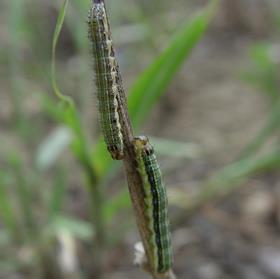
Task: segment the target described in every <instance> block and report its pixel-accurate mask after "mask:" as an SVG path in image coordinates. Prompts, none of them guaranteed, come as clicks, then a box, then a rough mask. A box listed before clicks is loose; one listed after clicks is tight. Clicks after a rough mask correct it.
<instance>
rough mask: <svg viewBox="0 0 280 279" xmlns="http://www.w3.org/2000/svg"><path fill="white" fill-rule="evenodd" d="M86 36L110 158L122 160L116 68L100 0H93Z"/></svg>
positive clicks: (105, 17)
mask: <svg viewBox="0 0 280 279" xmlns="http://www.w3.org/2000/svg"><path fill="white" fill-rule="evenodd" d="M88 26H89V32H88V33H89V39H90V41H91V44H92V53H93V56H94V70H95V75H96V84H97V99H98V109H99V120H100V124H101V129H102V132H103V135H104V140H105V143H106V145H107V149H108V151H109V152H110V154H111V156H112V158H113V159H116V160H121V159H122V158H123V156H124V154H123V136H122V130H121V128H122V127H121V123H120V117H119V102H118V94H119V88H122V84H121V83H122V81H121V79H120V73H119V67H118V63H117V61H116V57H115V52H114V49H113V43H112V37H111V31H110V26H109V22H108V18H107V14H106V9H105V5H104V3H103V2H102V1H94V3H93V6H92V8H91V9H90V11H89V16H88Z"/></svg>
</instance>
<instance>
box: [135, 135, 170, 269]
mask: <svg viewBox="0 0 280 279" xmlns="http://www.w3.org/2000/svg"><path fill="white" fill-rule="evenodd" d="M133 144H134V149H135V154H136V161H137V165H138V171H139V174H140V176H141V179H142V184H143V187H144V193H145V206H146V215H147V218H148V220H149V229H150V231H151V235H150V240H149V241H150V244H151V246H152V247H153V269H154V270H156V271H157V272H159V273H164V272H167V271H168V270H170V269H171V267H172V263H173V260H172V248H171V236H170V229H169V219H168V214H167V207H168V202H167V195H166V189H165V186H164V184H163V181H162V175H161V171H160V168H159V164H158V162H157V159H156V156H155V154H154V149H153V147H152V146H151V145H150V143H149V141H148V138H147V137H144V136H141V137H136V138H134V141H133Z"/></svg>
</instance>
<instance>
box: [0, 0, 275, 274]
mask: <svg viewBox="0 0 280 279" xmlns="http://www.w3.org/2000/svg"><path fill="white" fill-rule="evenodd" d="M208 2H209V1H206V0H199V1H197V0H189V1H184V0H177V1H168V0H154V1H148V0H118V1H113V0H108V1H106V4H107V9H108V13H109V16H110V22H111V26H112V33H113V38H114V43H115V48H116V53H117V56H118V59H119V63H120V68H121V72H122V76H123V81H124V87H125V89H126V92H130V101H131V102H130V101H129V103H133V100H134V102H136V104H137V98H134V96H135V95H136V93H135V92H136V91H137V89H138V91H139V90H140V93H141V88H145V89H147V88H148V89H149V90H151V91H149V92H151V93H150V94H154V95H155V96H156V97H155V98H154V99H153V100H152V101H151V102H150V103H149V104H148V105H147V107H149V109H146V110H145V109H143V110H142V114H141V111H140V120H141V121H136V123H137V127H136V124H135V130H136V131H137V133H138V134H145V135H148V136H150V137H151V142H152V143H153V145H154V147H155V149H156V151H157V154H158V158H159V162H160V165H161V168H162V172H163V176H164V181H165V184H166V186H167V191H168V197H169V207H170V220H171V227H172V238H173V248H174V260H175V264H174V269H175V273H176V274H177V275H178V278H189V279H195V278H198V279H217V278H232V279H233V278H244V279H245V278H246V279H265V278H269V279H270V278H271V279H274V278H280V238H279V230H280V172H279V169H280V148H279V140H280V39H279V35H280V2H279V1H278V0H235V1H232V0H224V1H221V2H220V4H219V6H218V8H217V9H216V10H215V12H214V14H213V17H212V18H208V17H207V16H206V15H205V13H206V12H205V9H207V8H206V7H207V4H208ZM62 4H63V1H35V0H25V1H24V0H10V1H8V0H4V1H1V2H0V44H1V48H0V61H1V63H0V84H1V87H0V88H1V90H0V143H1V144H0V247H1V249H0V278H99V277H102V276H103V277H102V278H114V279H115V278H148V276H147V275H146V274H145V273H144V272H143V271H141V270H139V269H138V268H137V267H135V266H133V257H134V251H133V249H134V248H133V247H134V243H136V242H137V241H139V235H138V231H137V227H136V224H135V219H134V216H133V212H132V210H131V204H130V200H129V196H128V192H127V186H126V180H125V177H124V173H123V169H122V166H121V163H112V161H111V160H110V159H109V158H108V155H107V153H106V152H105V151H104V147H103V146H102V144H100V143H98V142H99V141H98V139H99V134H100V130H99V125H98V115H97V111H96V110H97V106H96V97H95V91H96V90H95V87H94V82H93V80H94V76H93V71H92V57H91V54H90V51H89V49H90V44H89V42H88V39H87V24H86V20H87V13H88V8H89V7H90V1H89V0H80V1H70V2H69V5H68V6H67V9H66V17H65V21H64V25H63V28H62V31H61V35H60V37H59V41H58V44H57V48H56V49H57V52H56V60H55V62H56V76H55V78H56V80H57V83H58V84H59V88H60V90H61V91H62V92H63V94H65V95H68V96H71V97H72V98H73V100H74V102H75V109H73V110H70V109H69V110H68V109H67V108H66V107H65V105H64V104H63V103H62V102H61V101H60V100H59V99H58V98H56V96H55V94H54V92H53V89H52V83H53V82H54V77H51V63H52V45H53V32H54V30H55V26H56V21H57V17H58V14H59V11H60V8H61V6H62ZM199 12H200V14H199ZM201 12H202V14H201ZM203 13H204V14H203ZM199 16H200V18H198V17H199ZM201 17H202V18H201ZM199 20H200V21H199ZM202 20H204V21H206V23H207V22H208V21H209V22H210V23H209V27H207V28H206V26H205V28H200V27H199V26H201V21H202ZM186 22H187V23H186ZM188 22H192V24H188ZM202 25H203V24H202ZM206 25H207V24H206ZM178 30H179V31H180V30H189V32H188V33H187V34H188V35H187V36H186V37H187V38H185V39H186V40H188V41H187V42H189V45H191V47H189V46H188V45H187V46H186V47H185V48H190V49H192V51H191V52H190V53H188V55H187V54H186V55H185V56H184V55H183V56H182V59H180V60H178V61H177V62H176V64H174V63H175V62H174V61H173V60H175V59H173V56H176V54H178V53H179V51H182V49H181V50H180V43H179V42H183V40H185V39H184V37H183V36H182V35H180V34H181V33H180V32H179V33H178ZM175 34H178V35H177V40H179V39H180V40H181V41H180V40H179V41H177V43H174V39H173V38H174V35H175ZM175 36H176V35H175ZM165 49H169V54H168V55H169V56H167V59H166V62H165V64H161V67H160V69H157V70H154V71H152V72H150V77H151V82H150V83H148V84H144V82H143V80H141V77H142V73H143V72H144V73H145V71H147V69H149V66H150V65H151V64H153V63H154V61H157V60H156V59H157V58H158V57H159V55H161V53H162V52H163V51H164V50H165ZM183 52H184V53H187V50H184V49H183ZM168 63H171V64H168ZM172 63H173V64H174V65H173V64H172ZM163 69H172V71H171V73H168V76H166V78H165V79H163V80H162V81H161V82H159V86H158V88H159V89H158V91H156V89H153V86H152V85H153V82H154V81H153V79H154V80H155V82H156V78H157V77H159V76H160V75H161V72H160V71H161V70H163ZM163 76H164V74H163ZM158 80H160V79H157V81H158ZM169 81H170V82H169ZM141 86H144V87H141ZM145 86H146V87H145ZM131 88H132V89H131ZM151 88H152V89H151ZM153 90H154V91H153ZM143 92H146V91H145V90H144V91H143ZM134 93H135V94H134ZM143 94H144V93H143ZM143 96H144V95H143ZM151 96H152V95H151ZM133 98H134V99H133ZM141 104H142V103H141ZM144 105H145V103H144ZM133 113H134V111H133V108H131V114H132V115H134V114H133Z"/></svg>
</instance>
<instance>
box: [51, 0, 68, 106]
mask: <svg viewBox="0 0 280 279" xmlns="http://www.w3.org/2000/svg"><path fill="white" fill-rule="evenodd" d="M68 2H69V1H68V0H65V1H64V3H63V5H62V7H61V9H60V12H59V15H58V18H57V22H56V26H55V30H54V36H53V41H52V65H51V79H52V86H53V90H54V92H55V94H56V96H57V97H58V98H59V99H60V100H61V101H63V102H65V103H67V104H69V105H70V106H73V100H72V99H71V98H70V97H69V96H67V95H64V94H63V93H62V92H61V91H60V90H59V87H58V85H57V81H56V68H55V61H56V45H57V42H58V38H59V35H60V32H61V29H62V25H63V22H64V19H65V14H66V9H67V6H68Z"/></svg>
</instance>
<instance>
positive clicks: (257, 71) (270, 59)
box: [243, 43, 280, 104]
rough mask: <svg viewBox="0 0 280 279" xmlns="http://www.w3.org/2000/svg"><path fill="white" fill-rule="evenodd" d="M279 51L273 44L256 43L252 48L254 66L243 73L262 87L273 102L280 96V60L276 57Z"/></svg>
mask: <svg viewBox="0 0 280 279" xmlns="http://www.w3.org/2000/svg"><path fill="white" fill-rule="evenodd" d="M278 52H279V48H277V47H275V46H274V45H272V44H269V43H260V44H256V45H255V46H253V47H252V48H251V50H250V57H251V60H252V67H251V68H250V69H249V70H248V71H246V72H245V73H244V74H243V78H244V79H245V80H246V81H248V82H249V83H251V84H252V85H253V86H256V87H258V88H259V89H261V90H262V92H263V93H264V94H266V95H267V96H268V97H269V98H270V102H271V103H272V104H273V102H274V101H275V100H277V99H278V98H280V94H279V86H280V84H279V62H278V61H277V59H275V56H277V55H278Z"/></svg>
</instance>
